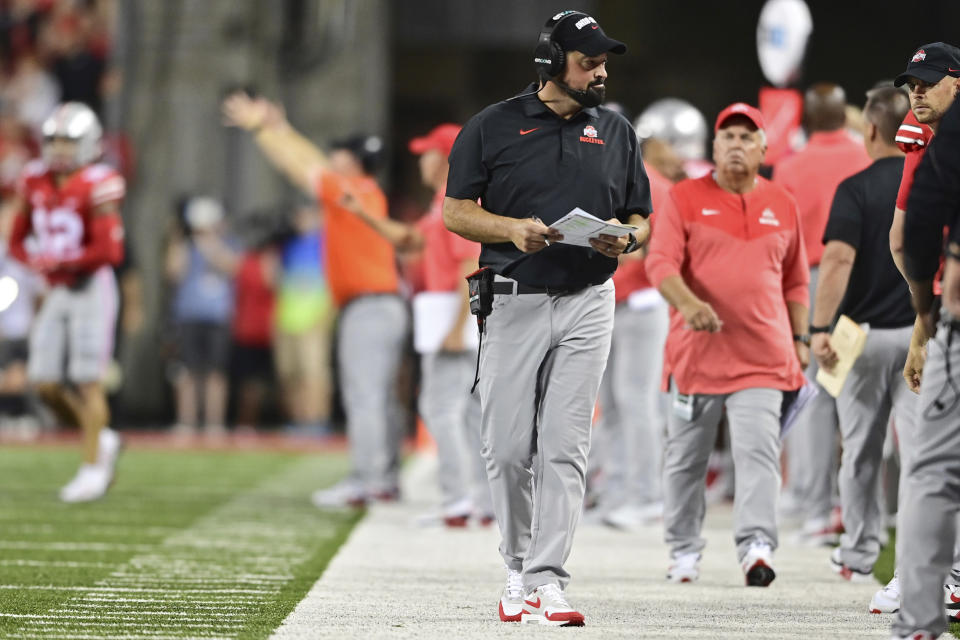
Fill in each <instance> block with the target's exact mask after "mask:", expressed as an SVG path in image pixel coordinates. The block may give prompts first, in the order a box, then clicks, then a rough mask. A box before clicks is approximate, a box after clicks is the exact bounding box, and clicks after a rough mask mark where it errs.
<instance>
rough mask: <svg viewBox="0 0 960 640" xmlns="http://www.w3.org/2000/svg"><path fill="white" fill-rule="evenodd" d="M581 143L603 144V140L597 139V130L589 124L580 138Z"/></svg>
mask: <svg viewBox="0 0 960 640" xmlns="http://www.w3.org/2000/svg"><path fill="white" fill-rule="evenodd" d="M580 142H590V143H592V144H603V140H601V139H600V138H598V137H597V130H596V128H595V127H594V126H593V125H592V124H588V125H587V126H585V127H584V128H583V135H582V136H580Z"/></svg>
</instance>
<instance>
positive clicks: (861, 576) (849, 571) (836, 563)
mask: <svg viewBox="0 0 960 640" xmlns="http://www.w3.org/2000/svg"><path fill="white" fill-rule="evenodd" d="M830 568H831V569H833V572H834V573H836V574H837V575H839V576H840V577H841V578H843V579H844V580H846V581H848V582H859V583H862V584H874V583H876V580H875V579H874V577H873V573H872V572H870V571H860V570H859V569H854V568H853V567H849V566H847V565H845V564H843V561H842V560H841V559H840V547H837V548H836V549H834V550H833V551H832V552H831V553H830Z"/></svg>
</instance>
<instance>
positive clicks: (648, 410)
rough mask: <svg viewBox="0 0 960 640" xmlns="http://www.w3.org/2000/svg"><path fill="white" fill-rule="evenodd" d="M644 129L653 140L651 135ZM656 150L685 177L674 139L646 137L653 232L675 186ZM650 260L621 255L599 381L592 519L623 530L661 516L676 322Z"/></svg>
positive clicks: (643, 250)
mask: <svg viewBox="0 0 960 640" xmlns="http://www.w3.org/2000/svg"><path fill="white" fill-rule="evenodd" d="M645 113H646V112H645ZM640 131H643V132H644V133H647V134H648V135H650V132H649V130H645V129H643V128H641V130H640ZM640 131H638V133H637V136H638V137H640V135H641V134H640ZM654 135H662V133H660V132H658V133H657V134H654ZM673 139H674V140H676V139H677V138H675V137H674V138H673ZM655 145H656V146H658V147H659V149H658V150H657V151H656V154H655V155H656V156H657V157H658V158H659V159H660V160H661V161H662V160H663V159H664V158H672V159H674V160H676V162H671V163H670V164H669V165H668V167H670V168H672V172H671V175H672V176H675V177H677V176H685V175H686V174H685V173H684V172H683V168H682V165H681V163H680V161H679V157H680V156H679V154H678V153H677V152H676V151H674V149H673V147H672V145H671V143H670V142H668V141H667V140H666V139H661V138H654V137H648V138H646V139H645V140H641V150H642V151H641V153H642V154H643V163H644V167H645V170H646V173H647V178H648V179H649V181H650V198H651V201H652V203H653V213H652V214H651V215H650V218H648V220H649V221H650V227H651V234H652V233H653V229H654V228H655V226H656V216H657V211H659V210H660V209H661V208H662V207H663V206H665V204H666V202H667V199H668V198H669V197H670V196H669V192H670V187H671V186H672V184H673V183H672V181H671V180H670V179H668V178H667V177H665V176H664V175H663V174H662V173H661V172H660V170H659V169H658V168H657V167H663V166H664V165H663V164H662V163H661V164H658V165H657V166H654V161H652V160H651V159H650V155H648V150H650V149H651V148H652V147H654V146H655ZM668 170H669V169H668ZM646 255H647V247H646V246H645V247H643V248H641V249H640V250H639V251H636V252H634V253H628V254H622V255H621V256H620V258H619V262H620V264H619V266H618V267H617V271H616V272H615V273H614V274H613V282H614V285H615V286H616V297H615V300H616V310H615V311H614V323H613V340H612V342H611V347H610V357H609V358H608V359H607V368H606V370H605V371H604V374H603V380H602V381H601V383H600V397H599V405H600V420H599V422H598V423H597V425H596V427H595V428H594V433H593V436H592V442H591V445H590V465H589V466H590V469H591V476H593V473H594V471H596V473H598V474H599V475H600V477H599V478H598V479H597V484H598V485H599V486H598V487H596V488H595V489H594V490H595V492H596V499H595V502H596V505H595V507H594V508H593V509H592V510H591V512H590V514H591V517H598V518H599V519H600V521H601V522H603V523H604V524H606V525H608V526H611V527H617V528H622V529H633V528H635V527H637V526H640V525H642V524H645V523H648V522H650V521H652V520H654V519H656V518H659V517H660V516H661V515H662V514H663V501H662V494H661V488H660V463H661V452H662V449H663V435H664V431H665V422H664V415H663V411H662V403H661V392H660V377H661V374H662V369H663V346H664V343H665V342H666V339H667V329H668V327H669V322H670V318H669V313H668V307H667V303H666V302H665V301H664V299H663V297H662V296H661V295H660V293H659V292H658V291H657V290H656V289H655V288H654V287H653V285H652V284H651V283H650V279H649V278H648V277H647V271H646V268H645V266H644V258H645V257H646ZM593 477H595V476H593Z"/></svg>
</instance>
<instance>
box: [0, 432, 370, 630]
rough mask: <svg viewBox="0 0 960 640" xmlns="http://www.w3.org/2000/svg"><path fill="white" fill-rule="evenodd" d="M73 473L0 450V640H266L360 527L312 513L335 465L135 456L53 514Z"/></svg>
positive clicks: (336, 473) (264, 456)
mask: <svg viewBox="0 0 960 640" xmlns="http://www.w3.org/2000/svg"><path fill="white" fill-rule="evenodd" d="M78 463H79V453H78V452H77V451H76V450H74V449H66V448H63V449H60V448H43V449H34V448H11V449H6V450H0V636H2V637H5V638H6V637H10V638H41V637H42V638H118V637H134V636H135V637H151V638H174V637H177V638H180V637H218V638H223V637H229V638H263V637H267V636H268V635H269V634H270V632H271V631H273V630H274V629H275V628H276V627H277V626H278V625H279V624H280V622H281V621H282V620H283V619H284V618H285V617H286V615H287V614H288V613H289V612H290V611H291V610H292V609H293V608H294V607H295V606H296V604H297V602H299V601H300V600H301V599H302V598H303V596H304V595H305V594H306V592H307V591H308V590H309V588H310V586H311V585H312V584H313V583H314V581H316V579H317V578H318V577H319V576H320V574H321V573H322V572H323V569H324V568H325V567H326V565H327V563H328V562H329V560H330V558H331V557H332V556H333V554H334V553H335V552H336V550H337V549H338V548H339V546H340V545H341V544H342V543H343V541H344V539H345V538H346V536H347V534H348V533H349V532H350V530H351V528H352V527H353V525H354V524H355V523H356V521H357V520H358V519H359V516H360V514H359V513H357V512H353V511H326V512H322V511H319V510H317V509H316V508H315V507H313V506H312V505H311V504H310V502H309V495H310V492H311V491H312V490H313V489H316V488H317V487H321V486H327V485H330V484H332V483H333V482H335V481H336V480H338V479H339V478H341V477H342V476H343V475H344V474H345V473H346V469H347V459H346V457H345V456H343V455H331V454H325V455H309V456H306V455H295V454H288V453H253V452H242V453H237V452H183V451H154V450H132V451H128V452H126V453H125V454H124V455H123V456H122V457H121V460H120V464H119V468H118V476H117V481H116V483H115V485H114V487H113V488H112V489H111V491H110V493H109V494H108V495H107V497H106V498H105V499H103V500H101V501H99V502H95V503H91V504H81V505H67V504H63V503H60V502H59V501H58V500H57V497H56V495H57V490H58V489H59V487H60V486H62V485H63V484H65V483H66V482H67V481H68V480H69V479H70V478H71V477H72V474H73V473H74V471H75V470H76V466H77V464H78Z"/></svg>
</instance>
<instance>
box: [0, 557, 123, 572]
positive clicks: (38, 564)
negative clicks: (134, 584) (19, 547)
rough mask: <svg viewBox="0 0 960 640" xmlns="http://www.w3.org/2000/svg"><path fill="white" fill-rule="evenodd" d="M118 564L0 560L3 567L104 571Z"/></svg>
mask: <svg viewBox="0 0 960 640" xmlns="http://www.w3.org/2000/svg"><path fill="white" fill-rule="evenodd" d="M120 564H122V563H120V562H73V561H71V560H23V559H19V558H18V559H15V560H0V565H2V566H5V567H70V568H80V567H95V568H99V569H106V568H108V567H118V566H120Z"/></svg>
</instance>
